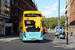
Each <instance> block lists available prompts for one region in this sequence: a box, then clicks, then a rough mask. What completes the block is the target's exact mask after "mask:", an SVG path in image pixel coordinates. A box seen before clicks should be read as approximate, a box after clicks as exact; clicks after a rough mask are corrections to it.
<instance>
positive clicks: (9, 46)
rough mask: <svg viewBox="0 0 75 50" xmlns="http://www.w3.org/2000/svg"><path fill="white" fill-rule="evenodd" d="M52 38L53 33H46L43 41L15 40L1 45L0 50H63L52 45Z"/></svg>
mask: <svg viewBox="0 0 75 50" xmlns="http://www.w3.org/2000/svg"><path fill="white" fill-rule="evenodd" d="M54 38H55V36H54V32H48V33H46V34H44V39H43V41H40V42H37V41H35V42H22V41H21V40H15V41H11V42H8V43H1V44H0V50H64V48H63V47H58V45H56V44H54V43H53V40H54ZM66 50H68V49H66ZM69 50H75V49H69Z"/></svg>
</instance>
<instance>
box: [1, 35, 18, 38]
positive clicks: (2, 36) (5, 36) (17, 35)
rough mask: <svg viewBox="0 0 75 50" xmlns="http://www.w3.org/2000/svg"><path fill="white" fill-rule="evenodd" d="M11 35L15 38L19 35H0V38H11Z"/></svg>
mask: <svg viewBox="0 0 75 50" xmlns="http://www.w3.org/2000/svg"><path fill="white" fill-rule="evenodd" d="M13 37H14V38H16V37H19V36H18V35H17V36H0V39H1V38H13Z"/></svg>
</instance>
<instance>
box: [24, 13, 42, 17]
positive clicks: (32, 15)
mask: <svg viewBox="0 0 75 50" xmlns="http://www.w3.org/2000/svg"><path fill="white" fill-rule="evenodd" d="M37 16H39V17H41V14H25V17H37Z"/></svg>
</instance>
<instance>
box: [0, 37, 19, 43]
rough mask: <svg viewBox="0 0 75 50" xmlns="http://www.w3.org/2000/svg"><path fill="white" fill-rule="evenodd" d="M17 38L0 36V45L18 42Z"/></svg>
mask: <svg viewBox="0 0 75 50" xmlns="http://www.w3.org/2000/svg"><path fill="white" fill-rule="evenodd" d="M18 39H19V36H1V37H0V43H6V42H10V41H14V40H18Z"/></svg>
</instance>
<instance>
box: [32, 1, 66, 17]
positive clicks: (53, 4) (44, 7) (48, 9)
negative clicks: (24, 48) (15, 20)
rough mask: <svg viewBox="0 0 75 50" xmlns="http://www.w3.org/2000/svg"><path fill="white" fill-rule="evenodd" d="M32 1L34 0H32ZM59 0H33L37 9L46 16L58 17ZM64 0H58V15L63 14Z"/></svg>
mask: <svg viewBox="0 0 75 50" xmlns="http://www.w3.org/2000/svg"><path fill="white" fill-rule="evenodd" d="M33 1H34V0H33ZM58 1H59V0H35V4H36V3H37V6H38V11H41V12H42V15H43V16H45V17H46V18H50V17H58V6H59V2H58ZM65 7H66V0H60V16H61V15H65Z"/></svg>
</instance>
